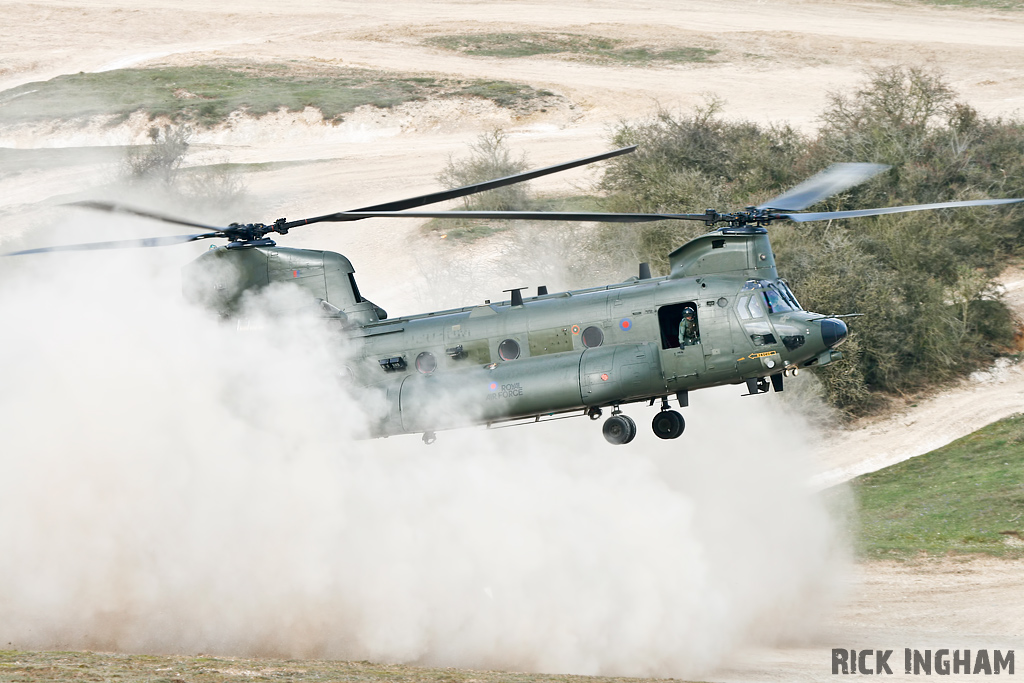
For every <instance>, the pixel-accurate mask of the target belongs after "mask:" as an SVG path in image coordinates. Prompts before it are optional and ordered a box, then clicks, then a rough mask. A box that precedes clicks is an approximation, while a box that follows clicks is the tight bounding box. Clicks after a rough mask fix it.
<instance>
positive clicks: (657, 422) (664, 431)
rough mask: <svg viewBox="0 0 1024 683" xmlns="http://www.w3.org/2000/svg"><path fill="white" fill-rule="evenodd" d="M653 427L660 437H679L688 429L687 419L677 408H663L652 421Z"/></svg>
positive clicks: (656, 434)
mask: <svg viewBox="0 0 1024 683" xmlns="http://www.w3.org/2000/svg"><path fill="white" fill-rule="evenodd" d="M651 429H653V430H654V434H655V436H657V437H658V438H659V439H678V438H679V437H680V436H682V435H683V430H684V429H686V420H684V419H683V416H682V415H680V414H679V413H678V412H676V411H675V410H662V411H661V412H660V413H658V414H657V415H655V416H654V420H652V421H651Z"/></svg>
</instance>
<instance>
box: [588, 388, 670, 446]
mask: <svg viewBox="0 0 1024 683" xmlns="http://www.w3.org/2000/svg"><path fill="white" fill-rule="evenodd" d="M678 398H679V405H680V406H685V405H687V398H686V395H685V392H680V394H679V396H678ZM654 400H655V399H651V404H652V405H653V404H654ZM587 415H589V416H590V419H591V420H596V419H598V418H599V417H601V409H600V408H597V407H593V408H591V409H590V410H589V411H588V412H587ZM651 429H652V430H654V434H655V436H657V437H658V438H659V439H678V438H679V437H680V436H682V434H683V430H684V429H686V420H684V419H683V416H682V415H681V414H680V413H679V412H678V411H676V410H671V409H670V408H669V407H668V397H667V396H664V397H662V399H661V411H660V412H659V413H658V414H657V415H655V416H654V420H652V421H651ZM601 432H602V433H603V434H604V438H605V439H606V440H607V441H608V443H610V444H613V445H615V446H620V445H622V444H627V443H629V442H630V441H632V440H633V438H634V437H635V436H636V422H634V421H633V420H632V418H630V417H629V416H628V415H623V414H622V413H621V412H620V411H619V407H618V406H615V407H614V408H613V409H612V416H611V417H609V418H608V419H607V420H605V423H604V427H602V429H601Z"/></svg>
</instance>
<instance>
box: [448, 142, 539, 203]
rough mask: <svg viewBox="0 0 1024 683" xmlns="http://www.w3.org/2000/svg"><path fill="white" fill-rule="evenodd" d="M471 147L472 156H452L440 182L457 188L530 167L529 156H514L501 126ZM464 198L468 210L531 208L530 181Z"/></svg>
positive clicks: (512, 173) (450, 187) (508, 174)
mask: <svg viewBox="0 0 1024 683" xmlns="http://www.w3.org/2000/svg"><path fill="white" fill-rule="evenodd" d="M469 149H470V155H469V156H468V157H466V158H462V159H455V158H454V157H451V156H449V157H448V163H447V164H446V165H445V167H444V170H442V171H441V173H440V174H438V176H437V180H438V182H440V183H441V184H442V185H443V186H445V187H446V188H448V189H455V188H457V187H463V186H465V185H472V184H473V183H480V182H484V181H486V180H494V179H496V178H503V177H505V176H510V175H514V174H516V173H522V172H523V171H525V170H527V163H526V158H525V157H519V158H515V157H513V155H512V151H511V150H510V149H509V147H508V142H507V136H506V135H505V133H504V132H503V131H502V130H501V129H497V130H493V131H491V132H489V133H482V134H481V135H480V136H479V137H478V138H477V139H476V142H474V143H472V144H470V146H469ZM462 201H463V204H464V205H465V207H466V210H467V211H515V210H518V209H525V208H527V205H528V203H529V195H528V194H527V189H526V183H516V184H514V185H507V186H505V187H499V188H498V189H496V190H488V191H487V192H479V193H477V194H471V195H469V196H467V197H463V199H462Z"/></svg>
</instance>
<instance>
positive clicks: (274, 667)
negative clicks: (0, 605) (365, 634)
mask: <svg viewBox="0 0 1024 683" xmlns="http://www.w3.org/2000/svg"><path fill="white" fill-rule="evenodd" d="M640 680H643V681H652V682H653V681H655V680H668V679H635V678H598V677H590V676H564V675H548V674H525V673H508V672H502V671H473V670H471V669H429V668H423V667H417V666H406V665H397V664H395V665H391V664H373V663H371V662H335V661H323V660H297V659H236V658H233V657H231V658H228V657H208V656H205V655H197V656H195V657H186V656H159V655H125V654H107V653H97V652H25V651H11V650H9V651H0V682H3V683H8V682H12V683H13V682H14V681H17V682H18V683H22V682H27V681H32V682H33V683H36V682H38V683H44V682H48V681H54V682H57V681H119V682H121V683H214V682H215V681H216V682H218V683H220V682H221V681H240V682H241V681H290V682H299V681H317V682H318V683H329V682H331V681H346V682H348V681H351V682H360V683H362V682H371V681H372V682H378V681H379V682H387V683H412V682H420V681H436V682H438V683H442V682H443V683H461V682H465V683H490V682H491V681H495V682H497V681H503V682H511V683H545V682H548V681H551V682H556V681H557V682H558V683H574V682H580V683H583V682H585V683H615V682H617V681H621V682H625V681H640Z"/></svg>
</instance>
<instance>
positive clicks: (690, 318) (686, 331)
mask: <svg viewBox="0 0 1024 683" xmlns="http://www.w3.org/2000/svg"><path fill="white" fill-rule="evenodd" d="M699 343H700V330H699V329H698V328H697V311H695V310H693V307H692V306H687V307H686V308H684V309H683V317H682V319H681V320H680V321H679V346H691V345H693V344H699Z"/></svg>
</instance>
